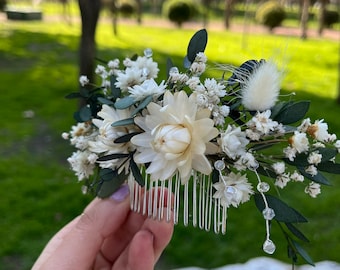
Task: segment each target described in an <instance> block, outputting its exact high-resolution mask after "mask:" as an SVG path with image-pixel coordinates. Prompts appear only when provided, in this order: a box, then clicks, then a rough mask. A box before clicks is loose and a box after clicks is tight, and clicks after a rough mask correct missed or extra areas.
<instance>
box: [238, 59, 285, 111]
mask: <svg viewBox="0 0 340 270" xmlns="http://www.w3.org/2000/svg"><path fill="white" fill-rule="evenodd" d="M280 84H281V73H280V72H279V70H278V69H277V67H276V65H275V64H274V63H273V62H264V61H263V62H261V63H260V64H259V65H258V66H257V67H256V68H255V69H254V70H253V72H252V73H251V74H249V75H248V76H247V77H246V78H245V80H244V81H243V82H241V98H242V104H243V106H244V107H245V108H246V109H248V110H252V111H265V110H268V109H270V108H271V107H273V106H274V105H275V103H276V101H277V98H278V95H279V92H280Z"/></svg>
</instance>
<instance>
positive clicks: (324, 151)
mask: <svg viewBox="0 0 340 270" xmlns="http://www.w3.org/2000/svg"><path fill="white" fill-rule="evenodd" d="M317 151H318V152H319V154H321V155H322V158H321V162H325V161H329V160H331V159H332V158H334V157H335V156H336V155H337V154H338V150H337V149H334V148H318V149H317Z"/></svg>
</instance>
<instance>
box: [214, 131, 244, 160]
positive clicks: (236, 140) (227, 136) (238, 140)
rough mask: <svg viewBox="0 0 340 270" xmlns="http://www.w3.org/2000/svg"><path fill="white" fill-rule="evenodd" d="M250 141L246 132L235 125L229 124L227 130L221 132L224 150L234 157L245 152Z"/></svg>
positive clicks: (220, 142) (221, 143)
mask: <svg viewBox="0 0 340 270" xmlns="http://www.w3.org/2000/svg"><path fill="white" fill-rule="evenodd" d="M248 143H249V140H248V139H247V138H246V134H245V133H244V132H242V131H241V128H240V127H236V126H233V125H228V127H227V130H226V131H225V132H222V133H221V138H220V140H219V144H220V146H221V148H222V151H223V152H224V153H226V154H227V156H228V157H230V158H232V159H236V158H237V157H239V156H242V155H243V154H245V152H246V150H245V147H246V146H247V144H248Z"/></svg>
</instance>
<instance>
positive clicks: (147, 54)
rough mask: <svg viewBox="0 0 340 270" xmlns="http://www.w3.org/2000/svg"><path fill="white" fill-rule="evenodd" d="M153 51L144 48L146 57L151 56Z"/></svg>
mask: <svg viewBox="0 0 340 270" xmlns="http://www.w3.org/2000/svg"><path fill="white" fill-rule="evenodd" d="M152 54H153V52H152V50H151V49H150V48H148V49H145V50H144V55H145V57H147V58H150V57H151V56H152Z"/></svg>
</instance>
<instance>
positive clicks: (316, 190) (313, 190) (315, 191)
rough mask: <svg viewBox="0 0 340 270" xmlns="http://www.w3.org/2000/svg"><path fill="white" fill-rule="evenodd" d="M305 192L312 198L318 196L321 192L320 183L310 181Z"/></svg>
mask: <svg viewBox="0 0 340 270" xmlns="http://www.w3.org/2000/svg"><path fill="white" fill-rule="evenodd" d="M305 193H307V194H309V195H310V196H311V197H312V198H316V196H317V195H319V194H320V193H321V189H320V184H318V183H315V182H310V183H309V185H308V186H307V187H306V188H305Z"/></svg>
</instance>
